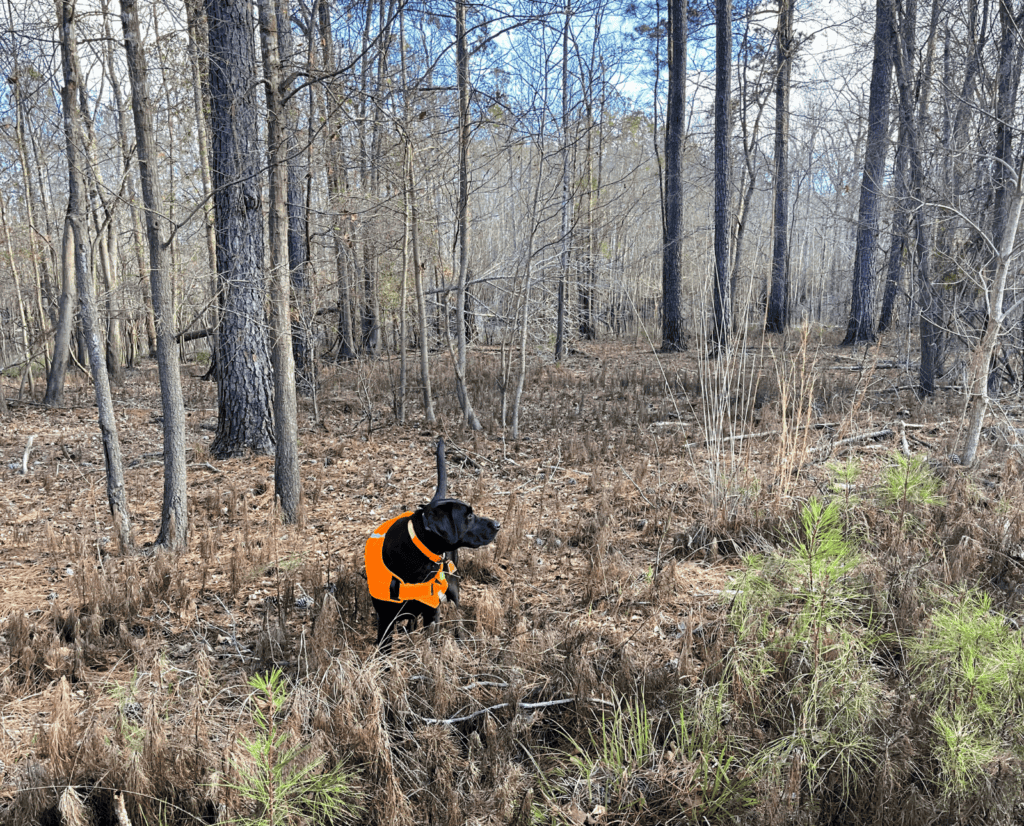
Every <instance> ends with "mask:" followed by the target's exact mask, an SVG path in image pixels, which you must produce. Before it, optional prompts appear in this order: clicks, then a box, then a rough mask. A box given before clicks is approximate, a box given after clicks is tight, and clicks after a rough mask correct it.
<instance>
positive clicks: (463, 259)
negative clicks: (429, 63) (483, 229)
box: [454, 0, 483, 430]
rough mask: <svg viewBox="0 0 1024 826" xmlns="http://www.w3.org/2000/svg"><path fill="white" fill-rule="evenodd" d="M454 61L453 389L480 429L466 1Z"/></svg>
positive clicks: (461, 2) (460, 3)
mask: <svg viewBox="0 0 1024 826" xmlns="http://www.w3.org/2000/svg"><path fill="white" fill-rule="evenodd" d="M455 62H456V68H457V83H458V95H459V200H458V204H457V211H456V217H455V220H456V225H457V229H456V239H455V241H456V244H457V252H458V258H457V263H458V266H457V271H458V275H457V277H458V289H457V291H456V298H455V307H456V311H455V331H456V332H455V334H456V348H457V349H456V353H455V359H454V362H455V365H454V366H455V392H456V395H457V396H458V398H459V405H460V406H461V408H462V416H463V419H464V420H465V422H466V424H467V425H469V427H470V428H472V429H473V430H483V427H482V426H481V424H480V420H479V419H477V417H476V413H475V412H474V411H473V404H472V402H471V401H470V399H469V388H468V387H467V386H466V316H465V313H464V312H463V311H462V308H463V307H465V305H466V280H467V275H468V272H469V137H470V134H469V126H470V124H469V47H468V44H467V43H466V0H455Z"/></svg>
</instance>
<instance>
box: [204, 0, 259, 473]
mask: <svg viewBox="0 0 1024 826" xmlns="http://www.w3.org/2000/svg"><path fill="white" fill-rule="evenodd" d="M205 3H206V17H207V22H208V26H209V41H210V104H211V107H210V108H211V124H212V130H211V139H212V142H211V143H212V145H211V158H210V160H211V164H210V165H211V172H212V179H213V192H214V211H215V215H216V224H217V273H218V277H219V280H220V285H221V291H222V292H223V295H224V303H223V315H222V318H221V326H220V335H219V336H218V341H217V345H218V349H217V355H216V364H217V369H216V374H217V390H218V393H217V413H218V416H217V433H216V436H215V437H214V441H213V444H212V445H211V447H210V450H211V452H212V453H213V455H214V456H216V457H218V458H225V457H228V456H236V455H244V454H246V453H247V452H249V451H250V450H252V451H256V452H258V453H266V454H269V453H271V452H272V451H273V449H274V433H273V421H272V416H271V404H272V398H273V393H272V380H273V378H272V370H271V364H270V350H269V345H268V342H267V320H266V311H265V309H264V307H265V302H266V292H265V290H264V285H263V213H262V180H263V175H262V166H263V161H262V153H261V151H260V144H259V135H260V129H259V126H258V123H257V117H256V111H257V108H256V100H255V94H256V89H257V88H258V85H257V78H256V74H255V66H256V53H255V46H254V43H253V30H252V21H253V14H252V4H251V2H250V0H205Z"/></svg>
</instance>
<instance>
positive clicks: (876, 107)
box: [843, 0, 894, 344]
mask: <svg viewBox="0 0 1024 826" xmlns="http://www.w3.org/2000/svg"><path fill="white" fill-rule="evenodd" d="M893 26H894V15H893V0H876V4H875V37H874V59H873V61H872V63H871V87H870V91H869V93H868V134H867V145H866V146H865V148H864V177H863V178H862V180H861V187H860V206H859V207H858V210H857V244H856V248H855V250H854V256H853V291H852V295H851V298H850V321H849V323H848V325H847V327H846V338H845V339H843V344H857V343H860V342H865V341H874V340H875V327H874V321H873V320H872V314H873V312H874V294H875V292H874V290H875V275H874V256H875V244H876V241H877V235H878V212H879V206H880V201H881V194H882V184H883V181H882V178H883V175H884V173H885V157H886V154H887V150H888V141H889V136H888V133H889V97H890V91H891V89H892V60H893Z"/></svg>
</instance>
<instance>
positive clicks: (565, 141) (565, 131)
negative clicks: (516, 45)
mask: <svg viewBox="0 0 1024 826" xmlns="http://www.w3.org/2000/svg"><path fill="white" fill-rule="evenodd" d="M571 19H572V7H571V6H570V4H569V3H568V2H566V4H565V23H564V25H563V27H562V153H561V154H562V209H561V212H562V251H561V255H560V256H559V265H558V305H557V309H556V312H555V361H560V360H561V359H562V357H563V356H564V355H565V287H566V284H567V283H568V281H569V254H570V238H569V233H570V226H571V225H572V218H571V216H570V211H571V210H572V199H571V198H570V197H569V21H570V20H571Z"/></svg>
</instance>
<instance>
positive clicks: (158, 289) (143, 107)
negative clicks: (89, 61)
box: [121, 0, 188, 551]
mask: <svg viewBox="0 0 1024 826" xmlns="http://www.w3.org/2000/svg"><path fill="white" fill-rule="evenodd" d="M121 27H122V29H123V30H124V49H125V55H126V56H127V60H128V78H129V81H130V83H131V89H132V115H133V118H134V121H135V146H136V154H137V156H138V161H139V181H140V183H141V185H142V200H143V204H144V205H145V219H146V239H147V241H148V243H149V283H150V290H151V292H152V296H153V321H154V324H155V327H156V349H157V371H158V373H159V375H160V400H161V404H162V408H163V437H164V498H163V508H162V510H161V513H160V532H159V533H158V534H157V538H156V544H157V545H164V546H166V547H168V548H169V549H170V550H172V551H180V550H184V549H185V548H187V547H188V498H187V487H186V469H185V402H184V399H183V397H182V392H181V372H180V370H179V368H178V346H177V343H176V342H175V339H174V292H173V289H172V287H171V279H170V272H169V264H168V254H167V241H166V239H167V231H166V227H167V219H166V217H165V215H164V204H163V195H162V193H161V188H160V181H159V175H158V170H157V168H156V167H157V164H158V160H159V157H160V156H159V153H158V152H157V149H156V140H155V138H154V135H153V103H152V100H151V99H150V96H149V81H148V80H147V75H148V68H147V65H146V63H147V61H146V53H145V50H144V49H143V46H142V35H141V33H140V30H139V15H138V10H137V6H136V0H121Z"/></svg>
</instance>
